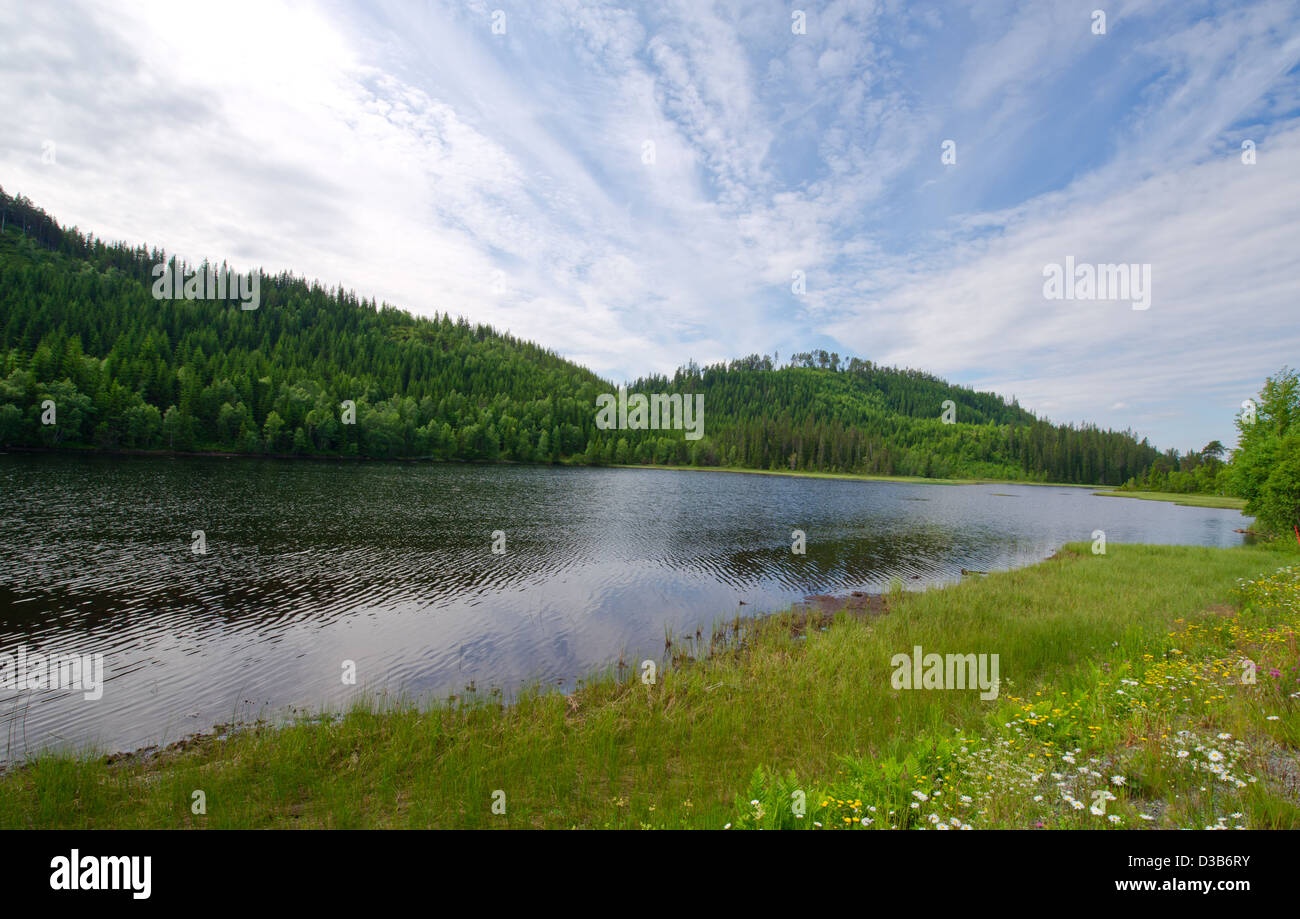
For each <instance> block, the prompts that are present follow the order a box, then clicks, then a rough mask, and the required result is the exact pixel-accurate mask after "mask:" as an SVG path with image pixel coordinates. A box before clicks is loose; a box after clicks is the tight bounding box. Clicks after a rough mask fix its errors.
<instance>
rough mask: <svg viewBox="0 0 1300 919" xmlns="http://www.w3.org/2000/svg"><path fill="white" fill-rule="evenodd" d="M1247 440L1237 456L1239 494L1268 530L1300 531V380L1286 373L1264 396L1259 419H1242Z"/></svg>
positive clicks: (1239, 423) (1239, 420)
mask: <svg viewBox="0 0 1300 919" xmlns="http://www.w3.org/2000/svg"><path fill="white" fill-rule="evenodd" d="M1237 430H1238V431H1239V432H1240V434H1241V436H1240V439H1239V441H1238V444H1239V445H1238V447H1237V450H1236V451H1235V452H1234V453H1233V461H1232V468H1233V476H1234V483H1235V487H1236V489H1237V492H1238V494H1240V495H1241V496H1242V497H1243V498H1245V499H1246V513H1248V514H1253V515H1254V516H1255V518H1256V521H1257V522H1258V524H1259V525H1260V526H1261V527H1262V528H1263V529H1265V530H1268V531H1271V532H1276V533H1287V532H1290V531H1291V528H1292V527H1294V526H1297V525H1300V379H1297V377H1296V374H1295V371H1293V370H1291V369H1290V368H1287V367H1283V368H1282V369H1281V370H1280V371H1278V373H1277V374H1276V375H1275V376H1272V377H1269V378H1268V380H1267V381H1266V382H1265V383H1264V388H1263V389H1262V390H1260V393H1259V399H1258V400H1257V404H1256V409H1255V417H1254V418H1253V419H1252V418H1251V417H1250V415H1249V414H1248V413H1247V412H1242V414H1241V415H1239V416H1238V417H1237Z"/></svg>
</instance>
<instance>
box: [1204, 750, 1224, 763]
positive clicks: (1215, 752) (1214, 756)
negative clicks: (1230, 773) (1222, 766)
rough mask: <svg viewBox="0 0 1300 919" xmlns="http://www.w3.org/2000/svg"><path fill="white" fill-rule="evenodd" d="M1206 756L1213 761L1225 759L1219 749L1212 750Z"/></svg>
mask: <svg viewBox="0 0 1300 919" xmlns="http://www.w3.org/2000/svg"><path fill="white" fill-rule="evenodd" d="M1205 756H1206V758H1207V759H1208V760H1209V761H1210V762H1212V763H1218V762H1222V761H1223V754H1222V753H1220V752H1219V751H1218V750H1211V751H1210V752H1209V753H1207V754H1205Z"/></svg>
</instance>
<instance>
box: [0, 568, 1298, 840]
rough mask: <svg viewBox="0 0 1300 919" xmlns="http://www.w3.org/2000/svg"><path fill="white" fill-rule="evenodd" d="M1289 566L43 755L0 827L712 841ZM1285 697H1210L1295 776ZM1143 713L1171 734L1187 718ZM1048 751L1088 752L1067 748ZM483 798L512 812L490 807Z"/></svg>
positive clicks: (1031, 601)
mask: <svg viewBox="0 0 1300 919" xmlns="http://www.w3.org/2000/svg"><path fill="white" fill-rule="evenodd" d="M1295 558H1296V556H1295V552H1294V550H1291V551H1290V554H1287V552H1285V551H1284V550H1283V549H1282V548H1281V547H1278V546H1274V547H1271V548H1265V547H1242V548H1233V549H1208V548H1195V547H1172V546H1134V545H1115V544H1111V545H1110V546H1109V550H1108V554H1107V555H1105V556H1093V555H1091V554H1090V553H1089V549H1088V546H1087V545H1086V544H1078V545H1076V546H1072V547H1068V549H1067V550H1063V552H1062V553H1061V554H1060V556H1059V557H1058V558H1055V559H1052V560H1048V561H1046V562H1043V563H1041V564H1038V565H1035V566H1032V567H1029V568H1024V569H1020V570H1016V571H1009V572H995V573H992V574H990V575H988V576H987V577H980V578H973V579H970V580H967V581H964V582H962V583H961V584H958V585H955V586H951V587H948V588H945V589H932V590H927V591H922V592H915V593H907V594H904V593H903V592H902V591H901V590H896V591H895V593H894V594H893V599H892V601H891V610H890V611H889V612H888V613H887V614H886V615H884V616H878V617H874V618H853V617H849V616H847V615H846V614H843V613H841V614H840V615H839V616H838V617H836V619H835V621H834V622H833V623H831V622H828V621H818V620H816V619H812V620H809V621H803V620H800V619H798V618H797V617H794V616H792V615H791V614H785V615H779V616H773V617H768V618H766V619H762V620H756V621H751V622H749V623H745V622H740V621H737V622H734V623H729V624H727V625H725V626H720V627H719V628H717V629H715V633H714V636H713V637H714V640H715V642H716V645H715V647H716V648H722V647H723V646H725V647H726V648H727V650H719V651H718V653H716V654H714V655H713V656H711V657H704V656H703V655H701V657H703V659H702V660H699V661H696V662H694V663H688V664H682V665H680V666H676V667H671V668H668V669H664V670H661V671H660V673H659V679H658V682H657V683H656V684H655V685H652V686H647V685H644V684H642V683H641V682H640V681H639V680H638V679H636V677H635V676H633V678H631V679H625V680H622V681H620V680H617V679H615V678H614V677H613V676H605V677H602V678H598V679H595V680H592V681H591V682H590V683H588V685H587V686H585V687H584V688H583V689H582V690H580V691H579V692H578V693H576V694H574V695H573V696H563V695H559V694H555V693H533V694H527V695H525V696H524V697H523V698H521V699H520V700H519V701H518V702H517V703H516V704H514V705H512V706H508V707H503V706H501V705H499V704H497V703H495V702H494V700H491V699H488V700H471V701H465V700H463V699H458V700H455V701H454V702H447V703H442V704H439V705H437V706H434V707H432V708H430V707H425V708H424V709H418V708H417V707H415V706H410V705H407V706H403V707H399V708H398V709H396V710H392V709H390V710H386V711H383V712H380V711H375V710H373V709H371V708H369V707H367V706H359V707H357V708H356V709H354V710H352V711H351V712H349V713H347V714H346V716H344V717H342V718H341V719H338V720H334V721H326V722H323V723H322V722H320V721H317V722H308V721H301V722H297V723H294V724H291V725H288V726H285V727H281V728H269V727H264V728H260V729H256V730H248V731H245V732H240V733H236V734H234V735H231V736H229V737H226V738H224V739H208V740H205V741H202V742H200V743H198V744H195V745H192V746H190V747H189V748H188V749H185V750H182V751H171V752H167V753H164V754H163V755H161V756H155V757H152V758H141V759H134V760H132V759H127V760H121V761H118V762H116V763H113V764H109V763H107V762H105V760H103V759H93V760H92V759H85V758H77V757H72V756H66V755H47V756H42V757H40V758H38V759H36V760H35V761H34V762H32V763H31V764H29V765H28V766H25V767H22V768H19V769H15V770H11V771H9V772H8V773H6V774H4V775H3V776H0V827H43V828H44V827H192V826H200V827H213V828H219V827H574V826H577V827H630V828H636V827H643V826H645V827H679V826H686V827H714V828H717V827H722V826H724V825H725V824H728V823H735V824H737V825H739V824H743V823H744V822H745V821H746V820H749V819H751V818H752V817H753V815H752V814H750V813H748V812H747V810H746V808H748V804H747V803H741V802H748V801H749V800H750V799H751V796H753V797H755V799H757V796H758V794H766V795H768V796H769V797H771V796H772V795H776V797H775V798H772V802H773V803H772V804H771V805H770V806H771V808H772V809H773V810H775V809H776V808H777V807H778V804H779V801H781V800H787V801H788V800H789V799H788V796H786V795H785V792H786V789H785V788H784V787H783V786H781V785H780V782H782V781H785V779H776V780H773V779H772V778H771V777H773V776H776V777H785V776H790V775H791V774H793V775H797V776H798V777H799V778H798V781H800V782H802V783H804V784H803V785H802V786H801V787H802V788H805V789H808V790H809V794H810V795H820V794H822V793H823V790H824V791H825V793H827V794H829V793H830V792H829V790H830V789H834V788H838V787H841V786H844V787H848V788H865V787H867V786H866V784H864V782H865V780H861V776H860V775H858V772H859V771H860V770H861V769H863V768H866V769H867V771H868V772H871V774H872V775H873V776H876V775H877V773H876V772H874V771H873V770H876V769H877V766H876V764H877V763H879V764H881V771H880V773H879V775H886V771H885V770H884V769H883V766H884V764H890V763H892V764H894V765H893V766H890V771H888V774H887V775H886V778H887V779H888V786H889V794H892V795H894V796H895V797H898V796H899V795H905V792H906V790H907V789H908V788H910V787H912V785H913V782H914V781H916V780H917V779H918V777H919V776H928V777H930V778H932V777H933V776H934V773H933V772H927V771H926V770H925V768H923V766H924V764H925V763H927V762H930V761H931V760H929V759H927V758H926V757H928V756H930V755H931V753H933V751H934V750H935V749H937V748H936V746H935V744H936V743H937V741H935V740H934V738H944V737H948V738H954V737H957V738H961V739H962V740H969V741H970V746H971V748H972V749H974V748H976V747H977V746H978V745H979V743H984V742H986V741H987V742H989V743H993V742H995V741H996V739H997V736H998V732H999V731H1001V730H1002V728H1001V727H1000V725H1001V724H1002V720H1003V719H1005V720H1007V721H1010V720H1012V719H1011V717H1010V716H1009V715H1008V706H1012V707H1014V706H1017V705H1021V704H1023V703H1017V702H1015V701H1013V700H1015V699H1020V700H1024V699H1031V700H1032V699H1035V698H1038V697H1036V696H1035V693H1037V692H1048V693H1050V694H1056V693H1066V694H1068V698H1069V699H1070V700H1072V701H1073V700H1083V702H1087V700H1088V699H1089V698H1091V697H1090V696H1089V695H1088V694H1089V693H1095V692H1097V689H1098V686H1099V685H1101V684H1100V683H1099V680H1103V679H1111V678H1112V677H1115V678H1118V674H1119V673H1121V672H1125V673H1126V672H1128V670H1127V669H1126V668H1131V667H1132V666H1133V662H1134V661H1142V660H1145V655H1157V654H1159V653H1164V652H1162V651H1161V649H1165V650H1166V651H1167V646H1168V644H1169V642H1170V641H1172V640H1174V639H1170V638H1169V637H1168V636H1169V633H1170V632H1171V631H1175V630H1177V629H1178V628H1180V627H1182V626H1180V624H1179V621H1180V620H1183V621H1184V624H1185V623H1186V622H1199V621H1210V622H1217V621H1235V618H1234V617H1231V616H1228V615H1227V614H1228V613H1229V612H1230V611H1231V608H1230V607H1228V606H1227V605H1226V604H1227V603H1228V602H1229V600H1230V594H1231V590H1232V588H1233V587H1234V585H1235V584H1236V583H1237V580H1238V579H1239V578H1255V577H1259V576H1261V575H1262V574H1265V573H1268V572H1272V571H1274V570H1275V569H1276V568H1277V567H1278V566H1279V564H1283V563H1286V562H1288V561H1294V560H1295ZM1177 640H1178V641H1182V639H1177ZM705 643H706V644H707V643H708V640H707V638H706V641H705ZM917 644H919V645H922V646H923V647H924V648H925V649H926V651H931V650H933V651H937V652H940V653H944V652H956V653H980V652H986V653H997V654H999V655H1000V660H1001V665H1000V669H1001V677H1002V680H1003V693H1002V696H1001V697H1000V698H999V699H997V700H995V701H992V702H981V701H980V700H979V698H978V693H974V692H960V691H929V692H899V691H896V690H894V689H893V688H892V687H891V685H890V677H891V674H892V671H893V668H892V667H891V665H890V658H891V657H892V655H894V654H896V653H898V652H900V651H902V652H907V651H910V650H911V648H912V647H913V645H917ZM1188 647H1191V645H1190V644H1189V645H1188ZM1294 652H1295V644H1294V638H1292V640H1291V645H1290V653H1291V655H1292V658H1294ZM1293 662H1294V661H1293ZM634 669H635V668H634ZM1180 692H1181V689H1180ZM1107 693H1109V690H1108V691H1107ZM1099 698H1100V700H1101V701H1100V702H1096V701H1094V702H1090V703H1087V704H1088V705H1090V706H1091V707H1090V708H1088V710H1087V713H1086V715H1082V714H1077V713H1076V715H1077V717H1076V720H1078V719H1080V718H1085V717H1086V718H1087V719H1090V720H1086V721H1083V720H1079V721H1078V723H1077V724H1075V723H1074V722H1071V724H1072V725H1073V727H1072V728H1071V730H1073V729H1074V728H1077V729H1078V731H1080V732H1083V734H1082V736H1083V737H1084V740H1085V743H1086V745H1087V746H1088V747H1089V749H1092V748H1096V750H1098V751H1103V752H1104V751H1127V752H1128V753H1130V754H1133V755H1137V754H1145V753H1148V752H1149V749H1148V748H1149V745H1148V744H1147V743H1146V741H1144V740H1141V739H1139V738H1143V737H1147V736H1148V735H1149V734H1150V733H1151V729H1150V728H1148V727H1146V726H1143V725H1139V724H1138V723H1137V722H1136V721H1135V720H1134V719H1135V718H1136V717H1137V716H1135V715H1134V714H1133V713H1132V712H1128V711H1120V710H1119V709H1114V710H1113V711H1112V710H1110V709H1108V708H1098V707H1097V706H1099V705H1109V700H1111V699H1113V698H1118V697H1115V696H1113V695H1110V694H1103V695H1102V696H1100V697H1099ZM1083 702H1081V703H1080V704H1083ZM1180 704H1181V703H1180ZM1289 704H1290V708H1289V709H1286V708H1284V707H1283V708H1279V709H1278V711H1279V714H1281V715H1282V716H1283V720H1281V721H1278V722H1268V721H1264V720H1262V719H1260V718H1257V717H1255V716H1254V715H1252V714H1251V712H1252V710H1251V709H1249V708H1248V707H1245V703H1243V704H1242V707H1237V708H1224V707H1222V706H1218V705H1217V703H1216V708H1215V712H1216V714H1215V715H1214V718H1221V719H1222V722H1221V723H1223V724H1230V725H1231V730H1232V732H1233V734H1234V736H1239V737H1243V738H1252V741H1251V742H1252V743H1255V742H1258V743H1259V744H1261V746H1260V747H1259V750H1261V751H1263V750H1264V749H1265V747H1264V746H1262V745H1263V744H1264V743H1265V742H1269V743H1272V744H1274V747H1275V748H1270V750H1271V752H1268V753H1264V752H1260V753H1258V755H1259V756H1271V757H1273V759H1274V760H1277V761H1279V762H1287V763H1291V764H1292V766H1294V763H1295V754H1296V751H1295V744H1296V743H1297V740H1298V739H1300V737H1298V736H1297V729H1298V724H1300V722H1298V721H1297V714H1296V707H1295V702H1294V700H1291V701H1290V703H1289ZM1220 709H1222V711H1220ZM1155 714H1156V716H1157V717H1158V718H1160V719H1163V721H1162V722H1161V728H1160V729H1161V730H1162V731H1166V732H1167V731H1169V730H1172V727H1173V724H1174V720H1175V718H1176V717H1181V716H1178V715H1176V713H1175V712H1174V711H1172V710H1171V711H1169V712H1156V713H1155ZM1017 717H1018V718H1021V719H1022V720H1023V717H1024V716H1023V715H1021V716H1017ZM1165 722H1168V723H1165ZM1189 723H1191V724H1192V725H1193V726H1194V727H1195V728H1196V729H1197V730H1212V729H1213V728H1214V725H1216V724H1217V723H1219V722H1216V721H1215V720H1214V719H1213V718H1211V716H1210V711H1209V710H1208V709H1207V710H1205V711H1201V710H1200V709H1199V708H1198V709H1197V710H1196V711H1195V712H1194V713H1193V717H1191V721H1190V722H1189ZM1090 727H1097V728H1099V730H1098V731H1088V730H1086V728H1090ZM1058 740H1059V743H1060V744H1062V746H1065V745H1071V746H1077V745H1079V744H1078V743H1076V742H1075V740H1074V735H1069V736H1065V735H1062V736H1061V737H1060V738H1058ZM977 741H978V743H977ZM963 745H965V744H963ZM927 751H930V752H927ZM1134 751H1136V752H1134ZM1279 751H1280V752H1279ZM953 755H954V756H955V755H956V754H955V753H954V754H953ZM1107 755H1109V754H1107ZM1243 755H1244V754H1243ZM1252 755H1254V754H1252ZM909 763H912V764H913V767H909V766H908V764H909ZM863 764H866V765H865V767H864V766H863ZM940 765H942V762H941V763H940ZM1234 768H1235V767H1234ZM1242 768H1245V767H1242ZM1251 768H1255V767H1253V766H1252V767H1251ZM756 771H758V774H759V775H760V778H757V779H756V778H755V776H756ZM1256 771H1257V772H1260V774H1261V775H1264V772H1263V771H1262V770H1260V769H1256ZM1143 774H1144V775H1145V776H1146V778H1145V779H1144V780H1143V781H1144V782H1148V783H1149V784H1150V786H1151V787H1150V788H1147V787H1146V786H1145V785H1144V786H1143V794H1144V795H1148V796H1153V797H1160V796H1161V795H1166V796H1169V797H1170V799H1171V801H1172V795H1173V794H1175V793H1178V792H1177V791H1176V789H1179V788H1182V786H1180V785H1177V784H1176V783H1174V782H1173V781H1172V780H1170V781H1167V782H1166V781H1164V780H1162V779H1161V777H1160V773H1159V770H1158V769H1157V768H1156V767H1155V766H1154V765H1153V766H1152V767H1151V768H1150V769H1148V770H1147V771H1146V772H1145V773H1143ZM763 775H766V776H768V778H761V776H763ZM873 781H876V779H874V778H873ZM880 781H884V780H883V779H881V780H880ZM1136 781H1137V780H1136V778H1135V782H1136ZM755 782H757V785H758V790H757V792H756V791H755V790H754V788H755V785H754V783H755ZM844 783H850V784H849V785H847V786H846V785H844ZM854 783H856V784H854ZM195 790H202V791H203V792H204V793H205V795H206V802H207V813H206V814H205V815H197V816H196V815H194V814H192V813H191V800H192V793H193V792H194V791H195ZM498 790H500V791H503V792H504V793H505V804H506V813H505V814H494V813H493V812H492V803H493V793H494V792H495V791H498ZM1250 790H1251V792H1252V794H1254V795H1255V800H1256V802H1257V803H1255V804H1253V805H1249V807H1250V813H1251V815H1252V816H1253V819H1255V820H1256V822H1257V823H1258V822H1260V821H1264V820H1268V821H1271V823H1269V825H1286V826H1296V825H1300V819H1298V818H1297V809H1296V807H1295V804H1294V793H1293V792H1292V793H1291V794H1290V798H1288V797H1287V795H1286V794H1283V793H1281V792H1279V791H1278V788H1277V787H1276V785H1275V783H1273V782H1272V780H1270V779H1268V778H1267V776H1266V775H1265V777H1264V779H1262V780H1261V782H1260V783H1258V784H1253V785H1252V786H1251V789H1250ZM862 793H863V792H855V794H857V796H858V797H860V796H861V794H862ZM882 794H884V792H882ZM783 796H784V797H783ZM765 800H766V798H765ZM890 800H893V799H892V798H891V799H890ZM900 800H906V797H905V796H904V797H902V798H900ZM1016 800H1018V799H1013V796H1011V795H1010V794H1008V795H1006V796H1002V797H998V796H994V797H993V798H992V799H991V803H990V804H989V805H987V807H986V810H987V811H988V814H987V815H986V818H987V819H983V818H982V819H981V821H978V822H980V825H1026V824H1025V821H1026V820H1028V819H1029V815H1030V812H1029V811H1027V810H1025V809H1024V808H1023V807H1021V805H1020V804H1017V803H1016ZM809 801H810V808H820V807H821V801H820V800H817V801H812V799H811V797H810V799H809ZM884 802H885V797H882V798H881V803H884ZM849 803H850V804H851V803H852V802H851V801H850V802H849ZM859 803H861V804H863V805H864V806H865V803H866V802H859ZM839 806H840V805H838V804H831V803H830V802H829V801H828V807H839ZM846 806H847V805H846ZM1241 807H1247V805H1244V804H1243V805H1241ZM824 810H825V809H823V810H819V811H817V813H823V811H824ZM1085 813H1086V812H1085ZM812 816H813V813H811V812H810V814H809V817H810V818H811V817H812ZM1197 816H1198V817H1199V815H1197ZM769 818H770V814H769ZM1189 819H1192V818H1189ZM1062 825H1068V824H1062Z"/></svg>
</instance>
